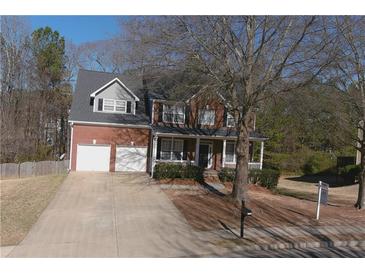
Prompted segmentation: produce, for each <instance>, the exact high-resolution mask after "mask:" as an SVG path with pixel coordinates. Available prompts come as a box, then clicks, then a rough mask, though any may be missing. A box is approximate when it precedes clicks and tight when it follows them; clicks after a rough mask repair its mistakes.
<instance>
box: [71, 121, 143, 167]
mask: <svg viewBox="0 0 365 274" xmlns="http://www.w3.org/2000/svg"><path fill="white" fill-rule="evenodd" d="M94 140H95V144H107V145H111V153H110V171H115V151H116V145H125V146H145V147H148V148H150V145H149V142H150V129H148V128H124V127H112V126H97V125H80V124H74V125H73V136H72V155H71V170H76V157H77V156H76V155H77V145H78V144H93V143H94ZM147 155H149V151H148V154H147ZM147 159H148V157H147ZM147 166H148V162H147Z"/></svg>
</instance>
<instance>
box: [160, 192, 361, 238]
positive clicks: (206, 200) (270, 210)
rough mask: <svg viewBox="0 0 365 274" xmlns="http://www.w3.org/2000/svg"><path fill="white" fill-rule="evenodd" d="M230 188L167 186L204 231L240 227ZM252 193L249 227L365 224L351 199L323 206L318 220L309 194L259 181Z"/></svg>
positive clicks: (192, 222)
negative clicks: (299, 194)
mask: <svg viewBox="0 0 365 274" xmlns="http://www.w3.org/2000/svg"><path fill="white" fill-rule="evenodd" d="M228 192H229V190H228V191H224V193H221V194H217V193H213V192H211V191H200V192H195V193H186V191H183V190H165V193H166V194H167V195H168V197H169V198H170V199H171V201H172V202H173V203H174V204H175V206H176V207H177V208H178V209H179V210H180V212H181V213H182V214H183V215H184V217H185V218H186V220H187V221H188V223H189V224H190V225H191V226H192V227H194V228H195V229H196V230H201V231H207V230H217V229H224V228H225V229H227V227H228V228H230V229H237V228H239V223H240V222H239V220H240V211H239V208H237V207H236V206H235V205H233V204H232V203H231V201H230V200H229V199H228V197H227V196H226V195H225V193H228ZM248 193H249V195H248V196H249V199H248V201H247V207H249V208H251V209H252V211H253V216H251V217H248V218H247V220H246V224H247V227H280V226H298V225H319V224H320V225H341V224H356V223H360V224H361V225H362V224H363V225H365V211H359V210H355V209H354V207H353V204H352V203H349V202H346V203H339V204H336V205H328V206H322V207H321V219H320V221H319V222H317V221H316V220H315V210H316V202H314V201H309V200H306V198H307V197H301V199H297V198H295V197H289V196H284V195H280V194H277V193H276V194H275V193H273V192H271V191H269V190H267V189H265V188H263V187H260V186H257V185H250V186H249V191H248ZM307 194H308V193H307ZM329 202H330V203H331V200H329Z"/></svg>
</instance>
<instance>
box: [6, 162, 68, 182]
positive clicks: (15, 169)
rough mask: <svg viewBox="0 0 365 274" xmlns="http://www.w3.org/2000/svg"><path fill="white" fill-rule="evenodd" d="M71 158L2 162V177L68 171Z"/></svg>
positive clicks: (21, 176)
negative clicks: (17, 162)
mask: <svg viewBox="0 0 365 274" xmlns="http://www.w3.org/2000/svg"><path fill="white" fill-rule="evenodd" d="M68 164H69V160H64V161H41V162H24V163H20V164H16V163H5V164H0V168H1V174H0V179H11V178H23V177H30V176H42V175H50V174H63V173H66V172H67V169H68Z"/></svg>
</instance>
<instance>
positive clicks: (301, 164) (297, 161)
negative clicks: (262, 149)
mask: <svg viewBox="0 0 365 274" xmlns="http://www.w3.org/2000/svg"><path fill="white" fill-rule="evenodd" d="M264 167H266V168H274V169H280V170H281V171H283V172H287V173H296V174H300V173H302V174H305V175H312V174H316V173H320V172H324V171H327V170H330V169H332V168H334V167H336V158H335V157H334V156H333V155H331V154H329V153H326V152H319V151H313V150H310V149H301V150H299V151H297V152H295V153H290V154H289V153H288V154H286V153H273V152H267V153H266V158H265V161H264Z"/></svg>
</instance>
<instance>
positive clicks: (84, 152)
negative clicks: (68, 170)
mask: <svg viewBox="0 0 365 274" xmlns="http://www.w3.org/2000/svg"><path fill="white" fill-rule="evenodd" d="M114 147H115V146H114ZM111 152H112V151H111V145H96V144H78V145H77V153H76V154H77V157H76V170H77V171H104V172H108V171H110V170H111V168H110V165H111V164H114V163H115V169H114V168H113V169H112V170H115V171H132V172H133V171H136V172H145V171H146V164H147V147H135V146H129V147H128V146H116V147H115V153H113V154H111ZM113 156H115V161H114V160H113V159H112V161H111V158H112V157H113Z"/></svg>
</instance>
